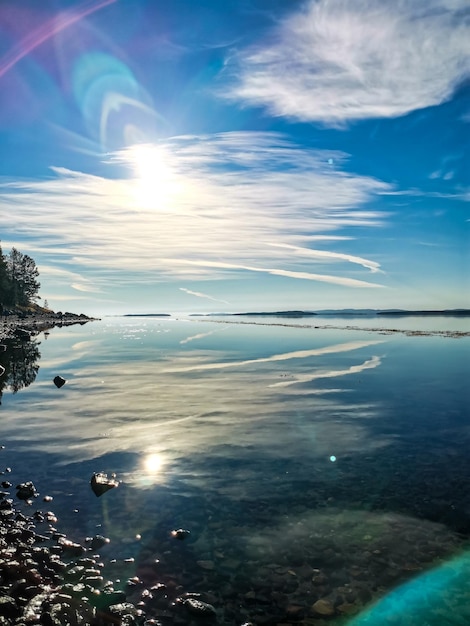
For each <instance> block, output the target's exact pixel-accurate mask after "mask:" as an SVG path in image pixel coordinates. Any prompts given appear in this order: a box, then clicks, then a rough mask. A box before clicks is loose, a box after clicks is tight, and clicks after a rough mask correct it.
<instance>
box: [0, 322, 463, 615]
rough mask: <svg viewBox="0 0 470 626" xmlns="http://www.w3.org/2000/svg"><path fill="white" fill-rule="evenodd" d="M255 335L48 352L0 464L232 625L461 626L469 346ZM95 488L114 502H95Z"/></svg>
mask: <svg viewBox="0 0 470 626" xmlns="http://www.w3.org/2000/svg"><path fill="white" fill-rule="evenodd" d="M256 322H258V323H256V324H252V323H250V324H233V323H232V324H227V323H221V322H220V320H207V319H205V320H197V319H195V320H174V319H148V318H127V319H126V318H108V319H105V320H103V321H102V322H95V323H92V324H88V325H86V326H83V327H70V328H62V329H55V330H53V331H52V332H51V333H50V335H49V336H48V337H47V339H46V337H44V336H43V335H41V336H40V337H39V338H38V340H39V341H40V345H38V346H37V347H36V348H35V350H36V351H37V352H39V353H40V360H39V359H38V355H35V354H34V350H33V354H32V356H31V355H30V356H31V367H30V368H29V370H28V371H29V374H28V376H29V377H28V376H27V382H28V383H29V382H31V380H32V379H34V378H35V380H34V382H33V383H32V384H29V385H28V386H26V387H24V388H23V389H19V391H18V393H16V394H13V393H12V392H11V391H9V390H7V389H5V390H4V395H3V401H2V406H1V407H0V410H1V425H0V439H1V443H2V444H3V445H5V446H6V447H5V450H3V451H2V453H1V454H2V457H3V458H2V462H3V463H4V464H5V466H7V465H10V466H12V467H13V468H14V476H15V478H14V480H16V482H21V481H24V480H31V479H32V480H34V483H35V485H36V487H37V489H38V490H39V491H40V492H41V494H46V493H47V494H50V495H52V496H53V497H54V501H53V504H51V506H53V507H54V510H55V512H56V513H57V512H60V515H59V524H60V527H61V530H62V529H63V530H64V531H65V532H67V533H68V534H70V536H71V537H72V538H73V539H75V540H77V541H83V540H84V538H85V537H86V536H89V535H90V534H94V533H96V532H98V531H99V532H101V533H103V534H105V535H106V536H108V537H109V538H110V539H111V543H110V544H109V546H108V547H107V548H106V549H105V554H104V556H105V557H106V556H108V558H111V557H114V558H118V559H125V558H128V557H133V558H134V559H135V561H134V563H131V564H127V565H126V566H125V567H126V571H125V575H126V576H129V575H133V574H136V573H137V574H138V575H139V576H141V577H142V578H143V579H145V580H146V582H152V581H153V582H157V581H160V582H165V583H166V584H170V585H174V586H175V587H176V586H181V588H182V589H184V590H186V591H195V592H206V593H209V594H211V596H212V598H213V603H214V604H215V605H216V607H217V609H218V611H219V616H220V622H221V623H227V624H229V623H233V624H237V623H239V624H241V623H242V622H243V621H247V620H251V621H253V622H254V623H260V624H262V623H264V624H277V623H299V622H301V623H305V624H322V623H323V621H322V620H324V619H326V618H324V617H321V616H320V615H319V614H318V612H317V611H316V610H314V609H312V606H314V605H315V603H316V602H317V601H318V600H325V601H326V602H328V603H329V605H331V606H332V607H333V608H334V615H333V616H331V617H328V623H343V621H346V622H349V621H351V623H352V624H355V625H356V624H357V625H362V624H372V623H374V624H375V623H377V624H379V623H380V624H382V623H388V622H387V621H386V620H387V619H388V617H389V615H390V614H391V613H393V615H394V619H395V621H394V622H393V623H394V624H400V625H401V624H403V625H405V624H414V623H416V624H420V625H421V626H422V625H423V624H431V625H433V626H434V624H436V625H437V624H440V623H442V622H440V621H437V620H438V619H442V610H443V607H444V608H445V613H446V615H447V618H446V619H451V618H450V617H449V614H451V616H452V619H454V620H455V621H446V622H444V623H446V624H450V623H452V624H453V623H455V624H461V623H462V624H463V623H467V622H465V621H463V620H465V619H467V615H466V612H465V611H466V610H467V609H466V608H465V607H466V606H469V605H470V603H469V602H468V600H469V599H468V597H467V596H466V595H465V593H466V592H465V593H464V592H462V589H461V583H460V582H459V581H460V579H459V578H458V577H457V578H456V576H457V573H459V572H461V571H463V572H464V573H465V575H467V574H468V570H469V565H468V559H467V556H466V555H467V552H466V548H467V537H468V535H469V533H470V494H469V491H468V481H469V476H470V473H469V469H470V459H469V455H468V449H469V445H470V421H469V407H470V395H469V386H468V381H469V380H470V366H469V357H468V355H469V345H470V338H468V337H464V338H460V339H456V338H452V337H443V336H440V335H432V334H431V335H430V336H409V335H405V334H402V333H392V334H383V333H382V332H374V331H372V330H370V320H361V321H360V324H357V320H353V321H352V322H351V320H346V321H345V320H342V324H343V325H349V324H351V323H352V324H353V325H355V326H356V329H355V330H348V329H346V328H337V327H338V326H341V325H342V324H341V323H340V322H338V323H337V322H336V320H334V321H332V320H330V319H328V320H325V319H324V318H322V320H321V321H319V320H316V319H315V320H314V321H313V322H310V321H309V322H308V324H306V323H305V320H300V321H299V320H297V321H295V322H293V323H292V325H273V322H274V324H275V321H274V320H272V319H270V318H268V319H267V320H256ZM259 322H262V323H259ZM270 322H271V324H270ZM284 322H287V321H286V320H281V324H284ZM323 322H325V323H327V324H330V325H331V326H335V327H336V328H330V329H324V328H315V327H314V326H315V325H317V326H318V325H323ZM363 322H364V328H363V329H360V328H357V326H360V325H361V324H362V323H363ZM289 323H290V322H287V324H289ZM425 323H426V324H428V325H429V326H428V327H427V330H433V329H434V330H436V331H442V330H445V327H444V326H443V322H442V320H438V321H437V322H436V321H434V326H433V323H432V321H430V320H429V319H428V320H426V322H425ZM455 324H457V327H456V326H455ZM465 324H468V323H467V322H466V321H465V320H457V322H455V323H454V322H452V327H449V328H448V330H452V331H453V330H462V329H464V326H465ZM305 325H307V327H304V326H305ZM391 325H392V326H393V325H395V326H394V327H395V328H396V329H397V330H403V329H405V330H409V329H410V328H411V329H412V330H413V329H415V330H416V329H418V330H419V329H422V328H423V326H421V325H418V326H417V321H416V320H410V319H408V320H403V319H401V318H400V319H399V320H386V321H385V324H384V325H383V326H384V327H387V328H390V326H391ZM447 325H448V326H449V324H447ZM432 326H433V327H432ZM368 329H369V330H368ZM34 363H36V369H35V367H34ZM37 365H39V369H38V370H37ZM36 370H37V372H36ZM36 374H37V375H36ZM57 374H59V375H61V376H63V377H64V378H66V379H67V383H66V385H65V386H64V387H62V388H61V389H57V388H56V387H55V386H54V384H53V383H52V379H53V378H54V376H55V375H57ZM25 376H26V374H25ZM18 377H19V378H21V373H18ZM20 386H21V385H19V386H18V385H17V387H20ZM95 471H106V472H108V473H112V472H114V473H116V475H117V478H118V479H119V480H120V481H121V484H120V486H119V488H118V489H115V490H113V491H111V492H108V493H107V494H105V495H104V496H102V497H101V498H99V499H98V498H96V497H95V496H94V494H93V493H92V492H91V489H90V485H89V481H90V477H91V475H92V473H93V472H95ZM180 527H182V528H185V529H188V530H190V531H191V535H190V537H189V539H188V540H186V541H184V542H178V541H176V540H175V539H174V538H172V537H171V534H170V533H171V530H172V529H175V528H180ZM106 550H107V551H108V552H107V553H106ZM155 559H158V560H159V563H158V564H157V565H156V564H155ZM109 567H112V566H111V565H110V566H109ZM122 567H124V566H122ZM446 568H447V569H446ZM448 568H450V569H451V571H452V572H454V573H456V576H454V577H453V578H452V577H450V578H449V576H447V578H445V576H444V574H445V573H446V572H447V573H448ZM441 572H444V574H442V575H441ZM424 573H426V574H425V575H426V576H428V578H423V575H424ZM430 576H434V577H438V580H439V581H440V583H439V584H440V587H439V584H438V583H436V578H430ZM147 579H149V580H147ZM150 579H151V580H150ZM423 580H424V584H423ZM443 580H444V581H445V582H444V583H443V582H442V581H443ZM406 581H409V583H408V584H409V585H411V587H410V586H408V587H402V586H401V585H402V584H403V583H405V582H406ZM459 585H460V586H459ZM410 590H411V591H410ZM430 590H433V591H432V594H430ZM393 593H395V595H393ZM397 594H398V595H397ZM410 594H411V596H410ZM462 594H463V595H462ZM431 596H432V597H433V598H434V599H432V598H431ZM381 598H384V600H383V602H382V603H381V604H379V605H377V608H376V609H374V610H376V611H381V612H380V613H377V614H374V613H373V612H372V613H370V608H371V607H374V606H375V604H374V603H375V602H376V601H378V600H380V599H381ZM410 598H411V599H410ZM423 598H424V599H423ZM404 599H405V604H404V605H403V602H404ZM387 602H388V604H387ZM400 602H401V604H400ZM449 603H450V604H449ZM317 607H318V605H317ZM368 611H369V612H368ZM377 615H378V617H377ZM413 620H415V621H413ZM433 620H434V621H433ZM390 623H392V622H390Z"/></svg>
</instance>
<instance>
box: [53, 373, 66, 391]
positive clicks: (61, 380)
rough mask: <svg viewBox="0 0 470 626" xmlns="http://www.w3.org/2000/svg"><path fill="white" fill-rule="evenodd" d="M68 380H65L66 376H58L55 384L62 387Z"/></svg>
mask: <svg viewBox="0 0 470 626" xmlns="http://www.w3.org/2000/svg"><path fill="white" fill-rule="evenodd" d="M66 382H67V381H66V380H65V378H62V376H56V377H55V378H54V385H55V386H56V387H57V388H58V389H60V388H61V387H63V386H64V385H65V383H66Z"/></svg>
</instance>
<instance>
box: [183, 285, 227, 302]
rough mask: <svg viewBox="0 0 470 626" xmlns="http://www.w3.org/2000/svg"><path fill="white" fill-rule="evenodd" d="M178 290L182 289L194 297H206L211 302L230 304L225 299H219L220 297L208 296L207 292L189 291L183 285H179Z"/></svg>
mask: <svg viewBox="0 0 470 626" xmlns="http://www.w3.org/2000/svg"><path fill="white" fill-rule="evenodd" d="M179 290H180V291H184V293H187V294H188V296H196V298H207V300H212V301H213V302H222V303H223V304H230V302H227V300H221V299H220V298H213V297H212V296H209V295H208V294H207V293H202V291H191V289H186V288H185V287H179Z"/></svg>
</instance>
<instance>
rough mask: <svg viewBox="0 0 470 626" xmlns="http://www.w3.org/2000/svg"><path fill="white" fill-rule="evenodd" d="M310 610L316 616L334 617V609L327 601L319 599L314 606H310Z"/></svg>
mask: <svg viewBox="0 0 470 626" xmlns="http://www.w3.org/2000/svg"><path fill="white" fill-rule="evenodd" d="M312 610H313V612H314V613H315V614H317V615H324V616H327V615H334V612H335V607H334V606H333V605H332V604H331V602H330V601H329V600H326V599H321V600H317V601H316V602H315V604H314V605H313V606H312Z"/></svg>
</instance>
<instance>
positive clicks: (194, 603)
mask: <svg viewBox="0 0 470 626" xmlns="http://www.w3.org/2000/svg"><path fill="white" fill-rule="evenodd" d="M184 606H185V607H186V608H187V609H188V611H189V613H191V614H192V615H195V616H196V617H206V618H209V619H213V618H215V617H217V613H216V610H215V608H214V607H213V606H212V604H209V603H208V602H202V600H197V599H196V598H188V599H187V600H185V601H184Z"/></svg>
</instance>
